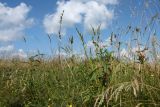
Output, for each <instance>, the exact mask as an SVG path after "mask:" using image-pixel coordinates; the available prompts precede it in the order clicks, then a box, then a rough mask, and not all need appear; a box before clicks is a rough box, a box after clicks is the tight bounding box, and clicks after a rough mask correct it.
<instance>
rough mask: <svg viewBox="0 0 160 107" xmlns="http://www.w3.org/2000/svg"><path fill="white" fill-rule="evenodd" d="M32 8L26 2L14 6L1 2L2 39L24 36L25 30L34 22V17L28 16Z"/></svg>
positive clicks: (0, 30)
mask: <svg viewBox="0 0 160 107" xmlns="http://www.w3.org/2000/svg"><path fill="white" fill-rule="evenodd" d="M30 9H31V7H29V6H27V5H26V4H25V3H21V4H20V5H18V6H16V7H13V8H12V7H9V6H7V5H6V4H2V3H1V2H0V23H1V24H0V41H4V42H6V41H13V40H16V39H18V38H21V37H22V36H24V33H23V31H24V30H25V29H26V28H27V27H29V26H30V25H31V24H32V23H33V19H31V18H28V17H27V15H28V12H29V11H30Z"/></svg>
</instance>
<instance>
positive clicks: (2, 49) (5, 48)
mask: <svg viewBox="0 0 160 107" xmlns="http://www.w3.org/2000/svg"><path fill="white" fill-rule="evenodd" d="M13 50H14V46H13V45H8V46H2V47H0V53H1V52H10V51H13Z"/></svg>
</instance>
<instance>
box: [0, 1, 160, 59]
mask: <svg viewBox="0 0 160 107" xmlns="http://www.w3.org/2000/svg"><path fill="white" fill-rule="evenodd" d="M144 1H146V0H141V1H139V0H45V1H44V0H0V53H6V52H10V53H12V55H19V56H22V57H26V56H27V54H28V53H32V52H37V51H40V52H41V53H44V54H48V55H50V54H51V47H52V48H53V50H54V52H55V53H56V49H57V42H58V39H57V35H58V31H59V28H60V24H59V21H60V16H61V14H62V12H63V10H64V15H63V21H62V29H61V32H62V35H63V37H62V45H63V46H64V45H66V44H67V42H68V38H69V37H70V36H73V37H74V39H75V42H74V50H75V51H76V52H77V53H79V52H81V49H82V47H81V43H80V41H79V39H78V36H77V33H76V29H75V28H76V27H77V28H78V29H79V30H80V31H81V32H82V33H83V34H84V37H85V41H86V44H88V45H89V46H91V45H92V44H91V43H90V38H91V36H90V34H91V32H90V31H91V26H92V27H94V28H96V27H98V26H99V25H101V32H102V40H103V42H108V38H109V34H110V33H111V32H114V31H117V29H118V28H125V27H126V26H128V25H129V24H132V25H133V26H134V25H136V24H139V22H140V21H139V20H142V19H141V18H139V17H137V16H142V15H141V14H142V10H144V8H149V9H146V11H145V14H144V15H145V19H144V21H147V20H148V19H147V18H146V17H148V16H149V15H154V13H156V12H157V11H160V8H159V7H158V6H157V5H156V9H155V8H153V7H155V4H156V3H159V2H158V0H153V1H154V3H153V1H152V0H148V1H147V2H144ZM150 4H154V5H150ZM149 6H150V7H149ZM159 6H160V4H159ZM144 23H145V22H144ZM48 34H50V35H52V36H51V39H52V44H51V45H50V43H49V39H48V37H47V35H48ZM122 39H123V40H127V37H124V38H122ZM123 52H124V49H123ZM10 55H11V54H10Z"/></svg>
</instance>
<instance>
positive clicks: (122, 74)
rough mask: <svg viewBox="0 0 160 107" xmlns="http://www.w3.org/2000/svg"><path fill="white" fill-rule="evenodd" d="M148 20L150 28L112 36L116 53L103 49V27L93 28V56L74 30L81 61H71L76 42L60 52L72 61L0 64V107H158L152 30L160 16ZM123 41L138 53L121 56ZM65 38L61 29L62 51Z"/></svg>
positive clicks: (159, 81)
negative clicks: (81, 48) (101, 30)
mask: <svg viewBox="0 0 160 107" xmlns="http://www.w3.org/2000/svg"><path fill="white" fill-rule="evenodd" d="M63 13H64V12H63ZM63 13H62V16H63ZM150 19H151V21H150V22H148V23H147V25H146V26H144V25H143V26H135V25H134V27H133V26H131V25H129V26H127V27H126V28H124V30H125V31H123V30H122V31H121V30H120V33H119V32H116V33H113V32H112V33H111V38H110V42H111V43H110V44H111V48H112V49H113V50H114V51H113V52H112V51H109V50H108V49H107V47H101V46H100V44H99V43H100V42H101V39H100V35H101V34H100V27H98V28H97V29H94V28H92V31H93V35H92V40H91V41H92V43H93V45H94V47H95V50H94V52H92V51H90V50H89V49H87V48H86V43H85V40H84V37H83V34H82V33H81V32H80V31H79V30H78V28H76V31H77V34H78V36H79V38H80V40H81V43H82V46H83V51H84V56H85V58H83V59H82V58H79V56H76V55H73V45H74V38H73V37H70V38H69V44H68V46H67V47H62V46H59V49H58V50H59V53H61V52H62V50H63V51H64V50H65V52H66V53H68V54H69V56H70V57H62V56H61V55H60V54H59V57H55V58H52V59H51V60H46V59H43V58H41V57H39V55H36V56H35V57H30V58H29V59H28V60H18V59H8V60H4V59H2V60H0V107H66V106H67V107H160V64H159V63H160V61H159V59H158V53H159V46H160V45H159V43H158V42H157V41H158V33H157V34H156V33H155V29H154V28H155V26H154V25H155V23H158V24H159V22H158V21H159V19H160V18H159V13H157V14H155V15H153V16H151V18H150ZM62 22H63V21H62V17H61V19H60V25H61V24H62ZM121 32H124V33H121ZM146 35H147V36H146ZM123 36H128V38H129V40H130V41H128V42H129V43H130V44H129V43H128V44H129V45H127V46H126V49H128V53H129V50H132V48H133V47H134V46H135V47H137V51H134V53H133V52H132V54H133V55H132V54H130V53H129V55H126V56H127V58H126V57H123V56H121V55H120V52H121V49H122V48H123V47H124V46H123V47H122V46H121V45H122V44H123V45H124V44H126V42H125V43H124V42H123V41H121V39H120V38H123ZM48 38H49V41H50V44H52V43H51V42H52V40H51V36H50V35H48ZM61 38H62V37H61V29H60V31H59V40H60V41H59V45H61ZM144 38H145V39H144ZM146 38H147V39H146ZM140 43H141V45H140ZM132 45H133V46H132ZM141 48H143V49H141ZM146 51H147V52H146ZM146 53H147V54H146ZM37 56H38V57H37ZM147 57H148V58H149V59H148V60H147Z"/></svg>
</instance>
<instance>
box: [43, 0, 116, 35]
mask: <svg viewBox="0 0 160 107" xmlns="http://www.w3.org/2000/svg"><path fill="white" fill-rule="evenodd" d="M117 3H118V2H117V0H69V1H58V2H57V10H56V12H55V13H52V14H48V15H46V16H45V18H44V21H43V24H44V27H45V30H46V32H47V33H49V34H51V33H53V34H57V33H58V30H59V26H60V25H59V20H60V16H61V13H62V11H63V10H64V16H63V24H62V27H63V31H65V30H66V28H69V27H73V26H74V25H75V24H83V25H84V27H85V29H87V30H89V29H90V28H91V26H93V27H97V26H99V25H100V24H101V29H105V28H106V27H107V26H108V24H109V22H110V21H111V20H112V19H113V18H114V10H111V9H109V8H108V5H115V4H117Z"/></svg>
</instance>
